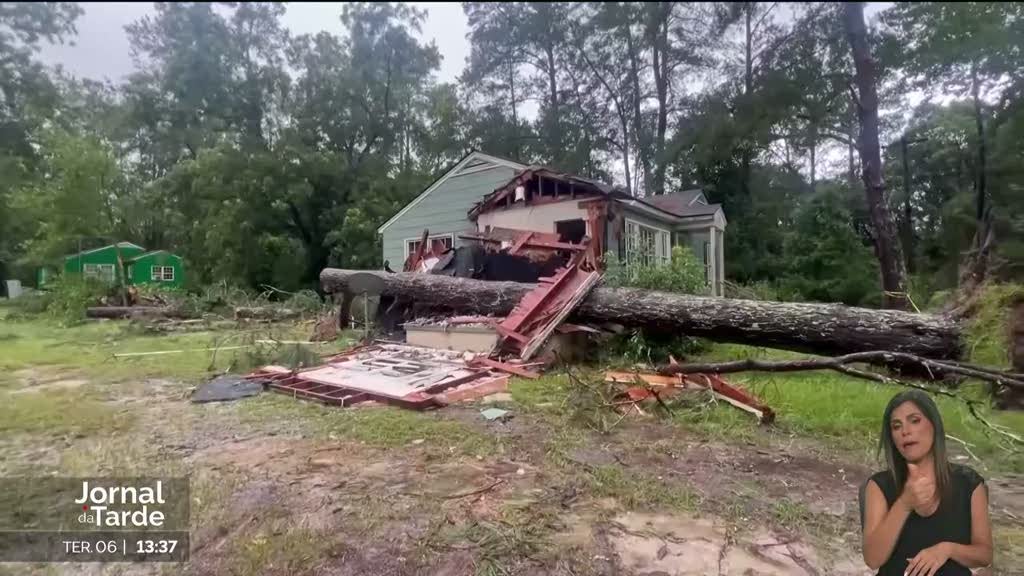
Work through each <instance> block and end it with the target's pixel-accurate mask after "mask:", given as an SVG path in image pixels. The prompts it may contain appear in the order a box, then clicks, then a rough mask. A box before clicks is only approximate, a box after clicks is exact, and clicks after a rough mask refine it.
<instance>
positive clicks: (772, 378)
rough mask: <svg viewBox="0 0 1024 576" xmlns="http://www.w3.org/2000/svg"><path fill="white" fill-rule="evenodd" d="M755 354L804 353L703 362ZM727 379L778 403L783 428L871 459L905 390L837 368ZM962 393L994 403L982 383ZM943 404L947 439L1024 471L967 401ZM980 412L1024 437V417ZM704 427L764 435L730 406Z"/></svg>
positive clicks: (715, 356)
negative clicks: (893, 403) (889, 409)
mask: <svg viewBox="0 0 1024 576" xmlns="http://www.w3.org/2000/svg"><path fill="white" fill-rule="evenodd" d="M748 357H753V358H759V359H771V360H785V359H791V358H795V357H799V355H798V354H795V353H791V352H783V351H778V350H769V349H765V348H752V347H748V346H740V345H731V344H719V345H716V346H714V347H713V348H712V349H711V350H710V351H708V352H707V353H706V354H705V355H704V356H702V357H701V358H699V359H696V360H695V361H698V360H699V361H721V360H726V359H729V360H739V359H743V358H748ZM727 379H728V380H729V381H730V382H733V383H736V384H740V385H742V386H744V387H745V388H747V389H748V390H750V391H751V392H753V393H755V394H756V395H757V396H758V397H760V398H761V399H762V400H763V401H764V402H765V403H766V404H767V405H768V406H771V407H772V409H773V410H775V413H776V415H777V419H776V426H777V427H778V428H780V429H781V430H783V431H786V432H792V433H795V434H799V435H802V436H809V437H812V438H819V439H821V440H824V441H825V442H826V444H828V445H833V446H837V447H841V448H845V449H851V450H855V451H858V452H862V453H864V454H868V453H872V454H873V451H874V448H875V446H876V445H877V442H878V436H879V433H880V432H881V425H882V422H881V418H882V412H883V411H884V410H885V406H886V404H887V403H888V402H889V400H890V399H891V398H892V397H893V396H894V395H895V394H896V393H898V392H899V391H901V390H902V388H901V387H898V386H889V385H884V384H878V383H874V382H869V381H865V380H862V379H858V378H853V377H851V376H847V375H845V374H838V373H832V372H829V371H816V372H796V373H789V374H771V373H763V372H747V373H741V374H732V375H728V376H727ZM958 393H960V394H962V395H964V396H965V397H967V398H972V399H977V400H985V399H986V395H985V392H984V390H983V389H982V387H981V386H980V385H977V384H969V383H968V384H965V385H963V386H961V388H960V389H959V390H958ZM936 403H937V404H938V406H939V409H940V411H941V413H942V416H943V423H944V424H945V427H946V432H947V434H949V435H952V436H955V437H957V438H959V439H961V440H963V441H965V442H968V443H970V444H972V445H973V447H972V448H971V451H972V452H974V454H976V455H977V456H978V457H979V458H981V459H982V460H983V461H984V462H985V464H986V465H988V466H990V467H992V468H994V469H1005V470H1011V471H1017V472H1021V471H1024V454H1021V453H1020V452H1019V451H1018V452H1017V453H1016V454H1009V453H1007V450H1005V448H1007V446H1006V444H1005V441H1004V440H1002V439H1000V438H999V437H997V436H995V435H992V434H991V433H989V432H988V431H987V430H986V429H985V428H984V427H983V426H982V425H981V423H980V422H978V420H977V419H975V418H974V417H973V416H971V414H970V412H969V411H968V409H967V407H966V406H965V404H964V403H963V402H960V401H958V400H956V399H952V398H947V397H942V396H936ZM980 412H981V413H982V415H983V416H984V417H985V418H986V419H988V420H989V421H991V422H993V423H995V424H998V425H1002V426H1005V427H1007V428H1009V429H1011V430H1015V431H1017V432H1018V433H1024V413H1021V412H1007V411H993V410H989V409H987V408H982V409H980ZM683 418H685V415H684V416H683ZM683 423H684V424H685V423H686V422H685V421H684V422H683ZM696 424H697V425H698V428H700V429H702V430H704V431H705V432H708V433H709V434H718V435H720V434H726V435H733V436H739V437H741V438H744V439H755V438H756V437H757V436H759V435H760V434H759V428H758V425H757V424H756V423H755V422H753V420H752V419H751V418H750V417H749V416H747V415H746V414H743V413H741V412H739V411H738V410H735V409H733V408H731V407H728V406H722V407H721V408H719V409H716V410H714V411H712V412H710V413H709V414H707V415H705V418H704V419H703V420H698V421H697V422H696Z"/></svg>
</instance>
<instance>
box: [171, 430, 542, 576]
mask: <svg viewBox="0 0 1024 576" xmlns="http://www.w3.org/2000/svg"><path fill="white" fill-rule="evenodd" d="M188 461H189V464H190V466H191V467H194V468H201V469H204V470H208V471H210V472H211V473H212V474H217V475H223V476H224V477H230V478H232V479H233V480H232V481H233V483H234V484H235V486H234V487H233V488H232V495H231V496H230V497H229V498H228V502H229V504H228V507H227V509H226V510H225V511H224V512H223V513H222V514H221V515H220V518H219V519H218V522H217V524H218V526H217V527H209V528H208V529H206V530H204V532H203V534H202V535H200V536H198V537H197V538H196V541H197V548H196V549H195V550H194V556H193V558H194V564H195V565H196V566H202V567H204V569H206V570H209V571H211V573H215V572H216V570H217V569H219V568H222V567H223V562H230V548H231V546H230V545H229V543H230V542H231V541H234V540H237V539H239V538H244V535H245V534H246V530H247V529H248V528H247V525H251V524H253V523H254V522H255V520H254V519H253V517H252V516H253V512H252V511H253V510H268V509H269V510H275V511H278V512H279V513H280V514H282V521H283V522H285V523H286V524H287V525H288V526H289V527H290V528H289V529H304V530H309V531H311V532H313V533H317V534H322V535H324V537H325V538H330V539H331V540H332V541H333V542H336V543H337V546H336V547H335V548H334V549H333V552H332V557H331V558H330V559H326V560H325V562H326V565H325V566H323V567H322V568H323V569H322V570H317V573H318V574H319V573H324V574H332V575H334V574H339V575H340V574H346V575H347V574H370V573H373V574H378V573H381V574H383V573H389V574H422V573H435V572H439V573H446V572H447V573H453V574H468V573H472V570H469V571H468V572H466V571H460V570H461V569H460V568H459V567H460V566H464V565H465V562H463V561H462V560H459V558H463V560H464V559H465V556H466V554H465V551H460V550H455V552H459V554H456V558H448V556H449V554H444V555H443V556H442V557H436V558H430V559H427V560H424V561H427V562H428V563H429V564H434V563H437V566H434V567H433V568H431V569H430V570H427V571H424V570H425V566H424V565H422V564H421V562H420V561H421V560H423V559H421V558H419V554H418V553H417V552H416V550H417V547H418V546H419V544H420V543H421V540H422V539H424V538H426V537H427V535H428V534H429V533H430V532H431V530H434V529H436V527H435V525H436V523H438V522H442V523H443V524H446V525H460V524H463V523H466V522H471V521H477V520H481V519H486V518H494V517H496V516H497V515H498V514H499V513H500V507H501V506H502V505H503V504H505V503H507V502H513V501H521V502H530V499H531V498H532V497H533V494H532V493H533V492H534V488H533V487H534V481H535V479H536V476H537V471H536V469H534V468H533V467H531V466H529V465H527V464H525V463H519V462H514V461H507V460H497V461H492V460H488V461H482V460H477V459H475V458H468V457H467V458H454V459H443V460H442V459H438V458H436V457H434V456H431V455H430V454H429V452H425V451H420V450H412V449H410V450H400V449H399V450H391V451H385V450H380V449H376V448H371V447H367V446H365V445H362V444H357V443H347V442H325V441H320V440H309V439H301V438H268V437H261V438H252V439H244V440H238V441H224V442H221V443H219V444H216V445H211V446H208V447H206V448H204V449H202V450H198V451H195V452H194V453H193V454H192V455H191V456H189V457H188Z"/></svg>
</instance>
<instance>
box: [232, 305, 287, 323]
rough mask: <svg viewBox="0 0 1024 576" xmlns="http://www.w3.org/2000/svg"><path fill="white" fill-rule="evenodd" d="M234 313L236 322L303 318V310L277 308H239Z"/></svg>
mask: <svg viewBox="0 0 1024 576" xmlns="http://www.w3.org/2000/svg"><path fill="white" fill-rule="evenodd" d="M234 312H235V319H236V320H293V319H295V318H299V317H300V316H302V310H295V309H293V308H277V307H275V306H239V307H237V308H235V310H234Z"/></svg>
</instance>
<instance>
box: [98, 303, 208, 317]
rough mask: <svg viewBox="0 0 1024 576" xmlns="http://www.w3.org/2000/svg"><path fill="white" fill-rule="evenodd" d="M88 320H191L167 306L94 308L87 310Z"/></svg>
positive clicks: (184, 314)
mask: <svg viewBox="0 0 1024 576" xmlns="http://www.w3.org/2000/svg"><path fill="white" fill-rule="evenodd" d="M85 317H86V318H110V319H114V318H191V317H192V316H190V315H188V314H186V313H185V312H183V311H181V310H178V309H175V308H170V307H165V306H94V307H92V308H86V309H85Z"/></svg>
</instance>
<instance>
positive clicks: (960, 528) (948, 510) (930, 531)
mask: <svg viewBox="0 0 1024 576" xmlns="http://www.w3.org/2000/svg"><path fill="white" fill-rule="evenodd" d="M871 480H874V482H875V484H877V485H878V487H879V488H881V490H882V494H885V500H886V502H888V503H889V507H890V508H891V507H892V505H893V503H894V502H896V499H897V498H899V496H900V495H899V493H898V492H897V490H896V481H895V480H893V477H892V473H891V472H889V471H888V470H885V471H883V472H878V473H877V474H875V475H874V476H872V477H871ZM949 480H950V483H951V484H952V486H951V487H952V491H951V492H952V498H950V500H949V501H948V502H943V503H942V504H941V505H940V506H939V509H938V510H936V511H935V513H934V514H932V515H931V516H928V517H922V516H918V515H917V512H914V511H911V512H910V516H908V517H907V521H906V523H905V524H904V525H903V531H901V532H900V536H899V539H897V540H896V547H895V548H893V551H892V555H891V556H889V560H887V561H886V562H885V564H882V567H881V568H880V569H879V570H878V575H877V576H903V574H904V572H905V571H906V569H907V564H908V559H910V558H913V557H914V556H916V555H917V553H918V552H920V551H921V550H924V549H925V548H929V547H931V546H934V545H936V544H938V543H939V542H955V543H957V544H970V543H971V496H972V495H974V489H975V488H977V487H978V485H979V484H982V483H984V482H985V480H984V479H983V478H982V477H981V476H980V475H979V474H978V473H977V472H975V471H974V469H973V468H970V467H969V466H964V465H962V464H950V467H949ZM935 576H971V571H970V570H969V569H968V568H966V567H964V566H963V565H962V564H960V563H958V562H956V561H954V560H952V559H950V560H947V561H946V563H945V564H944V565H943V566H942V568H939V571H938V572H936V573H935Z"/></svg>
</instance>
